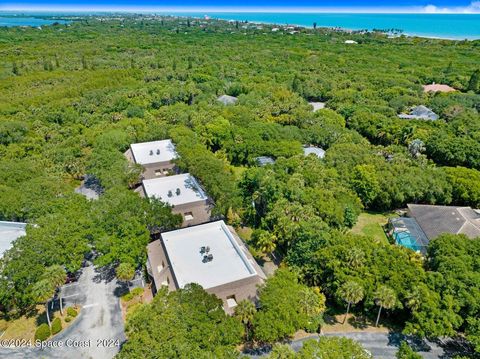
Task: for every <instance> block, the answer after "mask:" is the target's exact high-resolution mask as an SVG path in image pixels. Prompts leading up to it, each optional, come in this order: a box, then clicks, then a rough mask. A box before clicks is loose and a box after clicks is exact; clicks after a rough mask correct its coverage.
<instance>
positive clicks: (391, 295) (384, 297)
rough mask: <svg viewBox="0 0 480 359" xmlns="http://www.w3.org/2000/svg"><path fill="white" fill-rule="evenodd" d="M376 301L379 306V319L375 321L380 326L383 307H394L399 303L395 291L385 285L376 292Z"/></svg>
mask: <svg viewBox="0 0 480 359" xmlns="http://www.w3.org/2000/svg"><path fill="white" fill-rule="evenodd" d="M375 303H376V304H377V305H378V306H379V309H378V315H377V321H376V322H375V326H376V327H378V321H379V320H380V314H381V313H382V308H385V309H392V308H393V307H394V306H395V304H396V303H397V296H396V294H395V291H394V290H393V289H392V288H389V287H387V286H385V285H382V286H380V287H379V288H378V289H377V291H376V292H375Z"/></svg>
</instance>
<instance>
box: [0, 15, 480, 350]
mask: <svg viewBox="0 0 480 359" xmlns="http://www.w3.org/2000/svg"><path fill="white" fill-rule="evenodd" d="M270 30H271V26H269V25H265V26H264V27H263V29H258V28H257V26H256V25H254V24H248V23H245V24H242V26H241V27H240V26H238V24H237V25H236V24H234V23H228V22H223V21H216V20H203V19H189V20H188V21H187V20H186V19H181V18H175V17H165V18H160V17H159V18H153V19H152V18H148V17H146V16H135V17H133V16H132V17H131V16H122V17H121V18H120V17H115V18H113V19H103V18H102V19H97V18H95V17H85V18H82V19H76V21H73V22H71V23H70V24H66V25H54V26H48V27H43V28H42V29H41V30H39V29H36V28H20V27H19V28H1V29H0V39H1V40H0V52H1V53H2V57H1V59H0V64H1V66H0V220H12V221H26V222H28V223H29V224H30V225H29V226H28V228H27V235H26V236H25V237H24V238H20V239H19V240H18V241H16V243H15V244H14V245H13V248H12V249H11V250H9V251H8V252H7V253H6V254H5V255H4V257H3V259H1V260H0V309H1V310H2V311H4V312H9V313H10V314H12V313H15V312H18V311H24V310H26V309H28V308H31V307H32V306H33V305H34V303H35V302H36V298H35V297H36V296H35V294H34V290H33V289H34V287H35V285H36V283H38V282H41V281H42V278H43V277H44V275H45V271H46V268H48V267H51V266H61V267H63V268H64V269H65V270H66V271H67V272H74V271H76V270H78V269H79V268H80V266H81V263H82V260H83V258H84V256H85V254H86V253H88V252H89V251H91V250H92V249H95V250H96V252H97V253H98V257H97V259H96V263H97V264H98V265H111V266H114V267H118V266H119V265H120V264H123V266H129V267H133V268H136V267H139V266H141V265H143V263H144V261H145V246H146V244H147V243H148V242H149V240H150V235H151V234H152V233H158V232H161V231H163V230H167V229H172V228H175V227H177V226H178V225H179V224H180V222H181V218H180V217H179V216H174V215H172V214H171V209H170V208H169V207H168V206H166V205H164V204H163V203H160V202H158V201H148V200H146V199H142V198H140V197H139V196H137V194H136V193H134V192H133V191H132V190H131V189H133V188H134V187H135V185H136V184H137V183H138V180H139V175H140V172H141V169H140V168H139V166H135V165H132V164H130V163H129V162H128V161H127V160H126V158H125V157H124V156H123V152H124V151H125V150H126V149H127V148H128V146H129V144H130V143H132V142H142V141H150V140H157V139H164V138H172V139H173V141H174V142H175V144H176V146H177V151H178V153H179V155H180V158H179V159H178V160H177V165H178V167H179V168H180V169H181V170H183V171H188V172H190V173H192V174H193V175H194V176H196V177H197V178H198V180H199V182H200V183H201V184H202V186H203V187H205V189H206V191H207V192H208V193H209V195H210V196H211V197H212V199H213V201H214V203H215V209H214V214H215V215H216V216H222V215H224V216H226V218H227V219H228V220H229V221H230V223H231V224H235V225H244V226H248V227H251V228H252V229H253V234H252V238H251V241H250V243H249V245H251V247H252V249H254V250H256V251H258V252H259V253H264V254H270V253H272V252H275V253H276V254H278V255H279V257H278V258H280V259H281V258H284V259H285V261H284V262H285V264H286V265H288V266H290V267H293V271H288V270H285V271H280V273H279V274H278V276H275V277H273V278H272V279H270V280H269V281H267V284H266V286H265V287H264V288H262V290H261V298H260V304H261V307H260V308H259V310H258V311H257V312H255V314H254V315H253V318H251V315H250V314H251V313H250V314H248V313H247V314H248V316H246V315H247V314H245V313H244V315H243V316H241V318H243V319H242V320H237V321H235V322H234V321H232V320H230V319H231V318H225V317H224V316H221V315H220V314H219V313H220V310H217V309H216V308H217V307H216V306H218V303H217V304H215V303H216V302H215V300H214V298H211V297H209V296H205V294H204V293H203V292H202V291H201V290H199V289H198V288H196V287H191V288H189V289H187V290H185V291H181V292H179V293H177V294H169V295H167V294H166V293H161V294H160V295H159V297H157V299H155V302H154V304H152V305H151V306H146V307H145V308H142V309H141V310H139V311H138V312H137V313H136V314H135V315H134V316H132V318H131V322H130V324H129V326H130V328H131V329H130V333H131V342H129V343H128V344H127V345H126V347H125V351H124V352H123V354H122V355H125V357H126V356H128V355H129V354H128V353H132V354H131V355H132V356H135V355H137V354H141V356H148V355H147V354H145V353H144V352H143V350H144V347H148V346H149V345H150V344H151V345H152V348H154V350H156V351H158V355H159V357H161V355H163V354H161V353H162V350H166V353H169V354H170V355H171V357H175V356H176V355H175V353H174V352H172V351H170V350H173V346H171V347H168V346H169V345H170V344H171V343H170V344H169V342H168V340H167V341H166V343H165V342H163V341H159V340H156V338H167V339H168V338H170V335H171V334H172V333H171V332H170V331H168V333H167V330H166V329H165V328H167V327H166V326H165V327H160V328H153V327H149V323H151V322H152V321H150V320H149V316H157V317H158V321H162V320H163V321H165V322H166V323H169V324H171V322H172V321H175V318H178V316H180V313H181V315H182V316H185V317H186V318H190V319H189V320H190V321H191V325H192V327H193V328H197V329H196V330H200V329H201V330H206V331H207V332H209V333H211V334H212V341H211V342H210V343H205V342H204V338H200V337H199V338H197V336H198V332H197V331H196V330H194V331H189V330H187V329H186V327H179V328H178V330H179V333H184V332H185V335H186V337H185V338H183V339H182V338H181V337H180V336H178V337H175V338H173V339H172V343H176V344H178V345H180V346H181V348H180V349H179V350H183V349H185V350H186V351H185V352H179V353H177V354H179V355H178V356H180V357H181V356H182V355H183V354H182V353H187V351H188V350H191V351H192V353H196V354H198V357H202V356H205V355H206V354H205V353H206V352H209V351H210V352H212V351H213V352H214V353H217V354H218V356H219V357H221V356H222V355H223V356H228V355H230V354H229V353H231V352H230V350H231V349H233V347H234V345H235V344H236V343H238V341H239V340H241V338H242V333H241V332H242V328H244V329H247V330H249V331H251V333H250V334H253V335H254V336H255V337H256V338H257V339H259V340H261V341H275V340H277V339H280V338H286V337H288V336H290V335H291V334H292V333H293V332H294V331H295V330H297V329H300V328H304V329H309V330H316V329H317V327H318V324H319V319H320V318H318V316H319V315H320V313H321V312H322V310H320V309H319V308H322V307H323V305H324V304H322V305H320V304H319V303H322V301H321V298H323V295H325V296H326V297H327V301H328V304H329V305H341V306H344V305H345V303H346V302H347V303H351V307H352V310H361V311H365V312H366V313H367V314H369V315H373V316H374V315H375V313H376V312H377V311H378V306H377V305H376V303H378V298H376V296H377V295H376V293H377V294H378V291H379V288H382V287H385V286H386V287H388V288H389V289H390V290H391V291H393V293H394V297H395V299H396V300H395V301H394V304H393V305H392V306H391V307H390V306H389V308H387V307H384V308H383V312H382V318H384V317H386V316H388V317H390V318H391V317H395V319H396V320H397V321H398V322H400V323H401V324H403V323H404V322H406V323H407V324H406V327H405V330H407V331H409V332H413V333H417V334H419V335H422V336H437V335H453V334H455V333H458V332H464V333H465V335H466V336H467V338H469V339H470V340H471V342H472V343H473V344H475V345H476V346H477V349H478V346H479V345H478V342H479V339H478V338H479V336H480V334H479V333H480V330H479V327H480V324H479V321H478V320H477V318H478V316H479V313H478V308H479V304H478V303H479V302H480V299H479V294H478V292H479V289H478V283H479V279H478V273H479V265H478V258H479V254H478V241H476V242H475V241H469V240H466V239H465V238H462V237H455V236H448V237H443V238H440V239H438V240H436V241H434V242H433V244H432V246H431V248H430V249H429V253H428V257H427V260H426V261H425V262H422V260H421V259H420V258H419V257H418V255H416V254H415V253H413V252H411V251H409V250H407V249H404V248H398V247H395V246H392V245H390V244H388V243H378V242H376V241H374V240H373V239H372V238H369V237H367V236H354V235H351V234H349V233H348V230H349V229H350V228H351V227H352V226H353V225H354V224H355V223H356V221H357V217H358V215H359V213H360V212H361V211H362V210H363V209H367V210H382V211H383V210H393V209H397V208H401V207H403V206H405V204H406V203H409V202H414V203H429V204H445V205H448V204H455V205H471V206H473V207H478V206H480V174H479V173H480V172H479V169H480V147H479V146H480V116H479V111H480V105H479V104H480V94H479V85H478V82H479V81H478V77H479V75H478V63H480V52H479V51H478V49H479V42H478V41H471V42H469V41H446V40H434V39H421V38H414V37H398V38H394V39H389V38H387V37H386V36H385V34H381V33H367V34H348V35H347V34H345V33H342V32H339V31H333V30H327V29H319V28H317V29H298V33H295V34H294V35H291V34H289V33H288V32H286V31H284V30H283V29H282V30H280V31H278V32H271V31H270ZM346 39H355V40H356V41H357V42H358V46H347V45H345V44H344V41H345V40H346ZM432 82H436V83H445V84H448V85H450V86H453V87H454V88H456V89H457V90H458V91H456V92H453V93H448V94H444V93H436V94H434V93H424V92H423V89H422V87H421V85H424V84H429V83H432ZM223 94H228V95H232V96H236V97H238V102H237V103H236V104H235V105H224V104H222V103H220V102H219V101H217V97H218V96H220V95H223ZM309 101H322V102H324V103H326V107H327V108H326V109H322V110H319V111H315V112H314V111H313V110H312V107H311V106H310V105H309V104H308V102H309ZM417 105H425V106H428V107H430V108H431V109H432V110H433V111H435V112H436V113H437V114H438V115H439V120H437V121H421V120H405V119H400V118H398V116H397V115H398V114H399V113H403V112H408V111H409V109H410V108H411V107H413V106H417ZM302 145H314V146H319V147H322V148H323V149H325V150H326V156H325V158H324V159H319V158H316V157H315V156H312V155H310V156H308V157H304V156H303V151H302ZM258 156H270V157H272V158H273V159H274V160H275V161H276V162H275V164H273V165H267V166H265V167H260V166H258V165H257V163H256V161H255V158H256V157H258ZM85 175H88V176H89V178H92V179H94V181H95V183H96V185H97V187H98V190H99V193H100V194H101V195H100V197H99V199H98V200H94V201H89V200H87V199H85V198H84V197H83V196H81V195H79V194H75V193H74V188H75V187H77V186H78V185H79V184H80V181H81V180H82V179H83V178H85V177H84V176H85ZM297 271H298V273H299V275H297V274H294V273H297ZM347 283H356V284H357V290H356V292H357V294H358V292H359V290H358V288H362V290H361V291H362V294H363V295H362V296H361V299H358V298H360V296H355V298H356V299H355V298H354V299H355V300H353V299H351V298H352V296H350V295H349V296H348V298H347V295H346V293H345V290H344V289H342V288H344V287H345V286H346V284H347ZM307 285H309V286H310V287H308V286H307ZM315 287H318V289H317V288H315ZM285 288H287V289H285ZM276 297H278V298H276ZM390 297H392V296H390ZM182 298H183V299H185V301H186V298H189V300H192V301H193V302H195V301H197V300H200V299H199V298H203V299H204V300H205V303H206V304H205V303H203V302H202V303H197V304H198V308H195V307H194V306H190V305H188V304H187V303H186V302H185V301H183V299H182ZM349 298H350V299H349ZM313 302H315V303H317V304H319V305H318V307H316V306H312V305H310V304H311V303H313ZM205 306H207V307H208V308H212V312H211V315H212V316H214V317H215V318H213V317H210V314H209V313H208V312H207V313H206V312H205ZM209 306H211V307H209ZM213 307H215V309H213ZM277 307H278V308H277ZM165 308H166V310H165V313H164V312H163V309H165ZM202 308H203V309H202ZM272 308H276V309H272ZM247 309H249V308H247ZM250 309H251V308H250ZM200 312H201V313H200ZM217 315H218V317H217ZM222 315H223V313H222ZM245 318H247V319H245ZM312 318H314V319H315V320H312ZM158 321H157V323H158ZM195 321H198V323H196V324H195ZM215 321H219V323H220V326H225V332H226V333H229V335H228V336H227V337H222V336H221V334H220V332H219V331H217V330H216V329H214V328H213V324H212V323H214V322H215ZM204 324H205V325H207V328H203V327H201V326H202V325H204ZM172 325H177V326H181V324H178V323H176V322H175V323H173V324H172ZM195 325H198V327H195ZM134 328H138V329H139V333H140V332H141V333H142V334H141V335H140V334H139V336H138V337H135V335H134V332H135V329H134ZM162 328H163V329H162ZM199 328H200V329H199ZM164 329H165V330H164ZM230 334H231V335H230ZM243 337H245V338H246V337H247V335H244V336H243ZM197 339H198V341H199V342H198V343H196V341H197ZM194 342H195V343H194ZM142 343H143V344H145V343H148V345H145V346H144V345H143V344H142ZM162 345H166V346H167V347H168V348H167V347H165V348H164V347H162ZM172 345H173V344H172ZM312 345H313V344H312ZM332 345H333V344H332ZM182 348H183V349H182ZM315 350H316V349H315ZM144 354H145V355H144ZM185 355H186V354H185Z"/></svg>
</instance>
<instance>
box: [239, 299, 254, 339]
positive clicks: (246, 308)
mask: <svg viewBox="0 0 480 359" xmlns="http://www.w3.org/2000/svg"><path fill="white" fill-rule="evenodd" d="M256 312H257V309H256V308H255V305H254V304H253V303H252V302H250V301H249V300H246V299H245V300H242V301H241V302H239V303H238V305H237V306H236V307H235V317H237V318H238V319H239V320H240V321H241V322H242V323H243V325H244V326H245V334H246V338H247V342H248V328H249V327H250V326H251V324H252V321H253V317H254V316H255V313H256Z"/></svg>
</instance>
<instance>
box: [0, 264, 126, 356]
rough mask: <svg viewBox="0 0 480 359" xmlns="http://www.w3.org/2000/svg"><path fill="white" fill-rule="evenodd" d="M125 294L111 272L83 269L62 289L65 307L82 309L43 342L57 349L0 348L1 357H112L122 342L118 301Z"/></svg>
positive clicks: (123, 339) (124, 288)
mask: <svg viewBox="0 0 480 359" xmlns="http://www.w3.org/2000/svg"><path fill="white" fill-rule="evenodd" d="M125 291H126V287H125V285H124V284H123V283H120V282H118V281H117V280H116V279H115V277H114V273H113V271H112V270H108V269H102V270H99V269H96V268H94V267H93V266H92V265H90V266H88V267H85V268H84V269H83V273H82V275H81V276H80V278H79V280H78V282H76V283H72V284H68V285H66V286H64V287H63V288H62V296H64V298H65V299H64V303H65V305H66V306H68V305H73V304H77V305H80V306H81V307H82V310H81V312H80V315H79V317H78V318H77V319H76V320H75V322H74V323H73V324H72V325H71V326H70V327H69V328H67V329H65V330H64V331H62V332H61V333H59V334H58V335H57V336H55V337H54V338H53V339H52V340H51V341H49V342H45V344H49V345H56V346H57V347H55V348H44V349H39V348H33V349H32V348H15V349H9V348H7V349H0V358H8V359H10V358H15V359H16V358H22V359H24V358H53V359H57V358H58V359H60V358H61V359H64V358H69V359H77V358H78V359H90V358H92V359H110V358H113V357H114V356H115V354H116V353H118V351H119V349H120V346H121V345H122V343H123V342H124V341H125V333H124V326H123V321H122V315H121V310H120V300H119V297H120V296H121V295H122V294H124V293H125ZM58 346H61V347H58Z"/></svg>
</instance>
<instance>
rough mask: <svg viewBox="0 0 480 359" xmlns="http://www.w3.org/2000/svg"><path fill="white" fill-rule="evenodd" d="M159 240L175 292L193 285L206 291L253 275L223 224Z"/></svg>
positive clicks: (166, 235)
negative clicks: (175, 287)
mask: <svg viewBox="0 0 480 359" xmlns="http://www.w3.org/2000/svg"><path fill="white" fill-rule="evenodd" d="M162 239H163V244H164V246H165V249H166V252H167V255H168V258H169V260H170V265H171V269H172V271H173V273H174V276H175V279H176V282H177V285H178V287H179V288H183V287H184V286H185V285H186V284H188V283H197V284H200V285H201V286H202V287H203V288H204V289H209V288H213V287H217V286H219V285H223V284H226V283H231V282H235V281H238V280H241V279H245V278H249V277H254V276H256V275H257V271H256V270H255V268H254V264H253V261H251V260H250V259H248V258H247V254H246V252H245V251H246V249H245V248H243V249H242V248H240V246H239V244H238V243H237V241H236V240H235V238H234V237H233V235H232V233H231V232H230V230H229V229H228V228H227V226H226V224H225V223H224V222H223V221H218V222H211V223H207V224H202V225H199V226H196V227H188V228H185V229H179V230H176V231H172V232H166V233H162ZM202 247H205V248H208V249H209V251H208V253H206V252H204V253H202ZM209 255H211V259H208V256H209Z"/></svg>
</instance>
